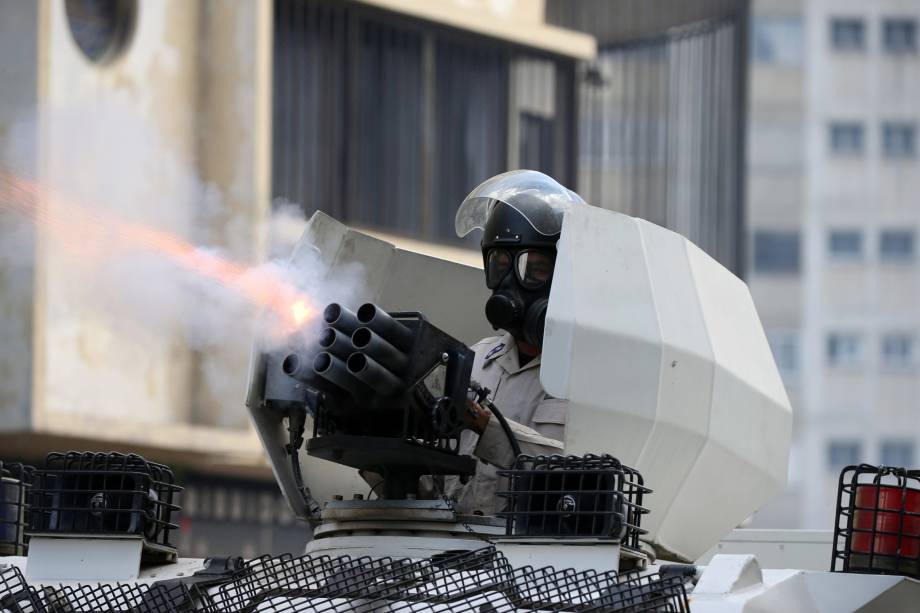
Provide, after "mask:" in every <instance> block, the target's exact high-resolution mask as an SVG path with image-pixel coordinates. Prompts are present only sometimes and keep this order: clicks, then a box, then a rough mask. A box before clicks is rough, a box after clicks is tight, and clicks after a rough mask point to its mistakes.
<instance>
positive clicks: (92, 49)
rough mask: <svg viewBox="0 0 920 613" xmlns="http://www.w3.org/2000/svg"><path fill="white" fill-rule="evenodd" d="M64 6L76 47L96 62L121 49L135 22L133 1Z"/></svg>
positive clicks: (73, 0) (73, 1)
mask: <svg viewBox="0 0 920 613" xmlns="http://www.w3.org/2000/svg"><path fill="white" fill-rule="evenodd" d="M64 7H65V12H66V13H67V24H68V25H69V26H70V34H71V35H72V36H73V40H74V42H75V43H77V47H79V48H80V51H82V52H83V55H85V56H86V57H87V59H89V60H91V61H93V62H98V63H104V62H108V61H111V60H112V59H114V58H115V57H116V56H117V55H118V54H119V53H120V52H121V51H122V50H123V49H124V48H125V46H126V45H127V43H128V40H129V39H130V37H131V33H132V31H133V30H134V24H135V21H136V20H137V0H67V2H66V3H65V5H64Z"/></svg>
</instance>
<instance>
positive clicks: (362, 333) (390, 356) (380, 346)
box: [351, 328, 409, 375]
mask: <svg viewBox="0 0 920 613" xmlns="http://www.w3.org/2000/svg"><path fill="white" fill-rule="evenodd" d="M351 345H352V346H353V347H354V349H353V351H360V352H361V353H364V354H365V355H367V356H368V357H370V358H373V359H375V360H376V361H378V362H380V364H381V365H382V366H383V367H384V368H386V369H387V370H389V371H390V372H392V373H393V374H396V375H401V374H403V373H404V372H405V371H406V366H408V364H409V357H408V356H407V355H406V354H405V353H403V352H402V351H400V350H399V349H397V348H396V347H394V346H393V345H391V344H390V343H388V342H387V341H386V339H384V338H383V337H382V336H380V335H379V334H377V333H376V332H374V331H373V330H371V329H370V328H358V329H357V330H355V333H354V334H352V335H351Z"/></svg>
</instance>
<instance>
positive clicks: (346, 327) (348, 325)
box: [323, 302, 361, 336]
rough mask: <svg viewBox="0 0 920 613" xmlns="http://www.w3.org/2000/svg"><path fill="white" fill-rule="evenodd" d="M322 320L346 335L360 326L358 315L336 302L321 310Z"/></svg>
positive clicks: (349, 334)
mask: <svg viewBox="0 0 920 613" xmlns="http://www.w3.org/2000/svg"><path fill="white" fill-rule="evenodd" d="M323 321H325V322H326V323H327V324H329V325H330V326H332V327H333V328H335V329H336V330H338V331H339V332H341V333H342V334H346V335H348V336H351V333H352V332H354V331H355V330H357V329H358V328H360V327H361V324H360V323H359V322H358V317H357V316H356V315H355V314H354V313H352V312H351V311H349V310H348V309H346V308H345V307H343V306H342V305H341V304H339V303H338V302H333V303H331V304H330V305H329V306H327V307H326V308H325V309H324V310H323Z"/></svg>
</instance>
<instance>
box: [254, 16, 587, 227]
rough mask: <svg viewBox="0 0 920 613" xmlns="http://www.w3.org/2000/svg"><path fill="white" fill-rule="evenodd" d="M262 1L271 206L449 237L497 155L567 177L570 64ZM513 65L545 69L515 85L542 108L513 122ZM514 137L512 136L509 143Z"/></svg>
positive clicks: (498, 167) (417, 28)
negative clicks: (270, 52)
mask: <svg viewBox="0 0 920 613" xmlns="http://www.w3.org/2000/svg"><path fill="white" fill-rule="evenodd" d="M274 6H275V11H274V17H275V42H274V45H275V48H274V52H275V53H274V62H273V68H274V75H273V87H274V89H273V93H274V96H273V105H274V108H273V117H272V121H273V140H272V147H273V155H272V164H273V166H272V189H273V196H274V197H276V198H278V199H279V200H280V201H284V200H287V201H289V202H294V203H297V204H299V205H301V206H302V207H303V209H304V212H305V213H306V214H307V215H310V214H312V213H313V212H314V211H316V210H323V211H325V212H327V213H329V214H330V215H332V216H334V217H336V218H337V219H340V220H342V221H344V222H346V223H350V224H354V225H356V226H364V227H370V228H374V229H380V230H385V231H390V232H394V233H396V234H404V235H410V236H414V237H418V238H422V239H429V240H430V239H434V240H438V241H439V242H443V241H448V242H454V241H456V240H457V239H456V237H455V236H454V230H453V227H454V215H455V213H456V210H457V206H459V203H460V201H461V200H462V199H463V197H464V196H466V195H467V194H468V193H469V192H470V190H472V189H473V188H474V187H475V186H476V185H477V184H478V183H480V182H482V181H484V180H485V179H487V178H489V177H490V176H493V175H496V174H498V173H501V172H503V171H505V170H507V169H508V168H507V166H508V159H509V152H514V153H515V154H518V153H519V154H520V156H521V157H522V160H523V163H526V167H529V168H536V169H539V170H543V171H544V172H547V173H548V174H550V175H552V176H554V177H556V178H557V179H558V180H559V181H561V182H562V183H568V184H571V183H573V179H574V166H573V167H571V168H570V167H569V165H568V164H569V160H570V159H571V155H570V149H571V148H572V147H573V146H574V135H573V134H572V130H571V126H574V110H575V109H574V107H573V105H572V104H571V103H569V102H566V100H568V98H567V97H566V96H564V95H562V94H563V93H567V92H571V91H572V90H573V89H574V87H575V84H574V78H575V64H574V62H573V61H571V60H568V59H561V58H548V57H545V56H541V55H536V54H531V53H529V52H528V51H527V50H524V49H518V48H516V47H512V46H510V45H507V44H504V43H501V42H499V41H496V40H494V39H491V38H486V37H480V36H475V35H472V34H467V33H461V32H456V31H453V30H448V29H445V28H441V27H439V26H436V25H433V24H430V23H427V22H422V21H414V20H411V19H402V18H399V19H397V18H389V17H386V16H383V15H381V14H380V13H378V12H376V11H373V10H367V9H364V8H362V7H360V6H359V3H341V2H325V1H324V2H319V1H316V0H276V1H275V3H274ZM522 60H526V61H529V62H536V63H540V64H541V66H543V67H544V69H541V71H539V72H538V73H535V74H534V75H533V78H530V79H528V80H527V83H526V85H527V86H528V87H532V88H534V89H535V90H538V91H541V92H543V91H546V92H548V94H547V96H548V99H549V100H550V101H551V103H552V104H551V108H550V110H549V111H547V110H546V109H543V112H541V113H536V114H534V115H533V116H531V115H526V114H525V115H522V116H521V118H520V123H519V125H518V124H515V126H514V127H515V128H519V129H513V130H512V129H511V126H509V119H510V118H512V117H514V118H515V120H516V121H517V117H518V114H519V111H520V110H521V109H512V108H511V101H510V85H509V84H510V83H511V81H512V79H511V78H510V77H509V74H510V72H511V69H512V66H513V65H515V63H516V62H519V61H522ZM525 93H526V92H517V93H516V98H518V97H521V96H523V95H524V94H525ZM524 110H527V109H524ZM537 110H539V109H537ZM512 133H513V134H515V135H517V136H518V139H519V140H517V141H515V142H514V143H509V142H508V135H509V134H512ZM560 153H562V154H563V155H560ZM477 238H478V237H475V236H472V237H470V241H475V240H477Z"/></svg>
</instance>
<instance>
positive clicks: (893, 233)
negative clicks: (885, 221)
mask: <svg viewBox="0 0 920 613" xmlns="http://www.w3.org/2000/svg"><path fill="white" fill-rule="evenodd" d="M879 255H880V256H881V258H882V259H883V260H888V261H908V260H913V259H914V231H913V230H883V231H882V235H881V237H880V239H879Z"/></svg>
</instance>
